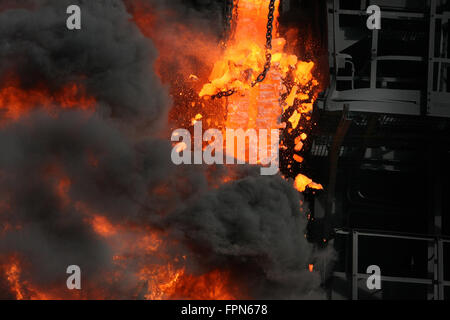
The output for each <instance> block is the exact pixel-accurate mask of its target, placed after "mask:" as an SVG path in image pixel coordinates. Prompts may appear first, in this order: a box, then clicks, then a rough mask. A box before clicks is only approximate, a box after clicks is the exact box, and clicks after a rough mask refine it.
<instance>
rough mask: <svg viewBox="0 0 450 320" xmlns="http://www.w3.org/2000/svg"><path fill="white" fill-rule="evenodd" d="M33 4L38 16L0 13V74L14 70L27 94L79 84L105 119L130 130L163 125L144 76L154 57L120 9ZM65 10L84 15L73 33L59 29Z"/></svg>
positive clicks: (109, 3) (160, 104) (160, 95)
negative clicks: (39, 88) (33, 89)
mask: <svg viewBox="0 0 450 320" xmlns="http://www.w3.org/2000/svg"><path fill="white" fill-rule="evenodd" d="M29 2H30V1H27V2H24V4H25V7H27V6H26V4H28V3H29ZM33 4H34V6H35V7H37V9H34V10H27V9H22V10H21V9H17V10H6V11H4V12H1V19H0V60H1V61H2V62H1V65H0V72H2V73H5V71H8V70H10V69H13V70H15V72H16V73H17V74H18V75H19V76H20V80H21V82H22V84H23V86H24V87H26V88H27V87H32V86H33V85H34V84H36V83H38V82H44V83H45V84H46V85H48V86H49V87H50V88H51V89H54V90H57V89H58V88H60V87H61V86H63V85H64V84H67V83H71V82H77V83H81V84H83V85H85V87H86V89H87V91H88V93H90V94H92V95H93V96H95V97H96V98H97V99H98V102H99V109H100V110H99V111H100V112H101V113H103V114H104V116H106V117H112V118H119V119H122V120H123V121H127V122H133V125H139V126H141V127H142V126H146V127H153V126H154V125H155V123H156V122H157V121H159V120H161V119H164V118H165V114H166V112H167V106H168V104H169V101H168V99H167V94H166V90H165V89H164V88H163V87H162V86H161V85H160V82H159V79H158V78H157V76H156V75H155V74H154V73H152V72H150V70H151V69H152V67H153V66H152V63H153V60H154V58H155V57H156V50H155V48H154V47H153V45H152V43H151V42H150V41H148V40H146V39H145V38H144V37H143V36H142V34H141V33H140V32H139V30H138V28H137V27H136V25H135V24H134V23H132V22H131V21H130V19H131V16H130V15H129V14H128V13H127V12H126V10H125V7H124V5H123V3H122V2H121V1H119V0H101V1H68V0H59V1H54V0H48V1H46V0H40V1H33ZM71 4H78V5H80V6H81V7H82V8H83V10H82V30H81V31H80V32H77V31H68V30H67V28H66V18H67V17H68V16H67V14H66V8H67V7H68V6H69V5H71ZM129 127H132V126H129Z"/></svg>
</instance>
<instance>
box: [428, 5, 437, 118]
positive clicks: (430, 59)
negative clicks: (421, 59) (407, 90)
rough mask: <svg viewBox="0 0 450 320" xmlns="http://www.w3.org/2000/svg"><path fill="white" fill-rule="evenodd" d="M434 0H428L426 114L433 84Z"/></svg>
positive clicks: (429, 106) (429, 104)
mask: <svg viewBox="0 0 450 320" xmlns="http://www.w3.org/2000/svg"><path fill="white" fill-rule="evenodd" d="M436 1H437V0H430V30H429V33H428V37H429V39H428V84H427V99H426V114H429V113H430V112H431V102H432V101H431V97H432V92H433V84H434V56H435V52H434V43H435V31H436Z"/></svg>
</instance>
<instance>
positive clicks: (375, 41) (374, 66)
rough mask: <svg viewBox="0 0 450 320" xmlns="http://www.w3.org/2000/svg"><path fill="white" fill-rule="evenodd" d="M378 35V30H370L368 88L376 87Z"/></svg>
mask: <svg viewBox="0 0 450 320" xmlns="http://www.w3.org/2000/svg"><path fill="white" fill-rule="evenodd" d="M378 37H379V30H377V29H374V30H373V31H372V63H371V66H370V88H371V89H376V87H377V72H378V71H377V69H378V60H377V58H378Z"/></svg>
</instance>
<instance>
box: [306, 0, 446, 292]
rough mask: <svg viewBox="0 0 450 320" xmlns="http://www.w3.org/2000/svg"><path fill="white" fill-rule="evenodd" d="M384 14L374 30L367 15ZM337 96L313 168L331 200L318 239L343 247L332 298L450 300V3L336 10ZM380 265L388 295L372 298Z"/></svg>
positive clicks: (317, 223)
mask: <svg viewBox="0 0 450 320" xmlns="http://www.w3.org/2000/svg"><path fill="white" fill-rule="evenodd" d="M370 5H378V6H379V7H380V9H381V29H380V30H377V29H374V30H370V29H368V28H367V25H366V21H367V19H368V14H367V12H366V9H367V7H369V6H370ZM325 10H326V14H327V24H326V26H325V24H324V29H323V32H326V33H327V35H328V37H327V38H328V52H329V59H328V63H329V67H330V69H329V70H330V85H329V86H328V88H327V90H326V92H325V93H324V94H323V96H322V97H321V98H320V100H319V101H318V102H317V126H316V128H315V129H314V132H313V138H312V139H313V143H312V145H311V148H310V150H309V156H308V163H309V164H310V166H311V168H312V171H313V172H314V173H315V178H316V180H318V181H324V182H326V183H325V185H326V188H325V189H326V190H325V192H324V193H323V194H322V195H319V196H317V197H316V198H315V203H314V221H313V222H312V224H313V226H312V227H311V229H312V230H314V231H315V232H316V233H321V234H323V235H324V238H325V239H334V246H335V248H336V250H337V251H338V256H339V257H338V262H337V263H336V264H335V265H334V266H333V268H334V270H335V271H334V273H333V274H332V276H331V279H330V281H329V283H328V286H329V288H330V298H331V299H336V298H347V299H428V300H430V299H434V300H444V299H450V241H449V239H450V238H449V236H450V216H449V212H448V211H449V209H450V201H449V198H450V197H448V195H450V185H449V181H450V179H449V178H450V170H449V168H448V165H447V164H448V163H449V160H450V88H449V86H448V76H449V75H450V73H449V66H450V55H449V52H448V44H449V40H450V38H449V18H450V1H447V0H426V1H424V0H371V1H366V0H327V1H326V9H325ZM370 265H378V266H379V267H380V268H381V273H382V288H381V289H380V290H375V291H373V290H369V289H368V288H367V286H366V281H365V279H366V278H368V276H369V275H368V274H367V273H366V270H367V267H368V266H370Z"/></svg>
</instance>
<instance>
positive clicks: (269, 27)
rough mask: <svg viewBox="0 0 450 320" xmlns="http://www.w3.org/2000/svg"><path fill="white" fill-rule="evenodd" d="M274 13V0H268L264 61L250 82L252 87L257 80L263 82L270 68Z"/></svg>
mask: <svg viewBox="0 0 450 320" xmlns="http://www.w3.org/2000/svg"><path fill="white" fill-rule="evenodd" d="M274 13H275V0H270V4H269V15H268V22H267V33H266V63H265V64H264V70H263V71H262V72H261V73H260V74H259V75H258V77H257V78H256V80H255V81H253V82H252V87H254V86H255V85H256V84H258V83H259V82H263V81H264V79H266V76H267V72H269V70H270V65H271V64H272V53H271V51H272V31H273V20H274Z"/></svg>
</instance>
